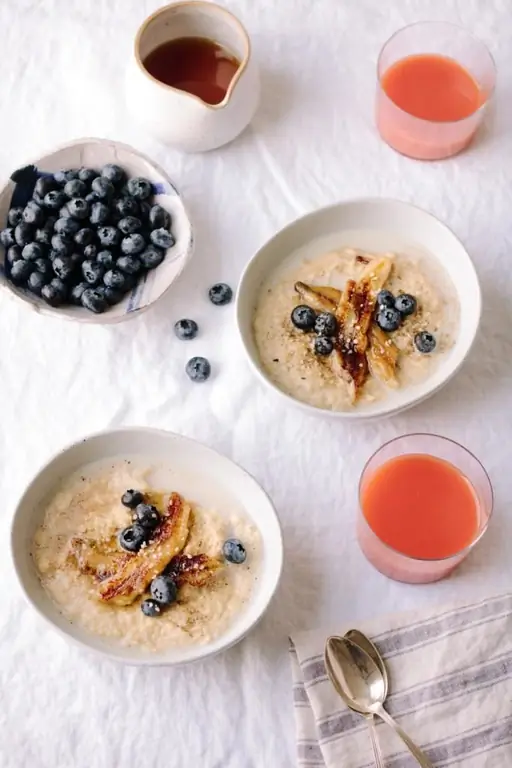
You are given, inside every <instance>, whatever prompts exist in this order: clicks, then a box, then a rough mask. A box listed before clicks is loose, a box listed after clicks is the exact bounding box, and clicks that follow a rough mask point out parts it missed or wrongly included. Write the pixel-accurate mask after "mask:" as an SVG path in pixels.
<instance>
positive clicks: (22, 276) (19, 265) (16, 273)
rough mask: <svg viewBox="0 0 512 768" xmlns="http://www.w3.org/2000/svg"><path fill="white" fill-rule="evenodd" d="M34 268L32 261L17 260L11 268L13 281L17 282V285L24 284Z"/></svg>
mask: <svg viewBox="0 0 512 768" xmlns="http://www.w3.org/2000/svg"><path fill="white" fill-rule="evenodd" d="M33 269H34V267H33V265H32V263H31V262H30V261H25V259H19V260H18V261H15V262H14V264H12V265H11V270H10V277H11V280H12V282H13V283H16V285H22V284H23V283H25V282H26V281H27V280H28V278H29V275H30V274H31V272H32V271H33Z"/></svg>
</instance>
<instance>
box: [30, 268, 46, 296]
mask: <svg viewBox="0 0 512 768" xmlns="http://www.w3.org/2000/svg"><path fill="white" fill-rule="evenodd" d="M47 282H48V278H47V277H46V276H45V275H43V274H42V273H41V272H37V271H36V272H32V274H31V275H29V277H28V280H27V288H28V289H29V291H30V292H31V293H35V294H36V296H40V295H41V291H42V290H43V288H44V286H45V285H46V284H47Z"/></svg>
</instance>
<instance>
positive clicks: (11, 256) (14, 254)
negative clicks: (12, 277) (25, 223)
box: [5, 245, 27, 266]
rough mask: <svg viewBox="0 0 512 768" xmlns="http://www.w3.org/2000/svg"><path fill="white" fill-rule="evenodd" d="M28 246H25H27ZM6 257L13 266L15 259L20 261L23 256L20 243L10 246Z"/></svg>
mask: <svg viewBox="0 0 512 768" xmlns="http://www.w3.org/2000/svg"><path fill="white" fill-rule="evenodd" d="M26 247H27V246H25V248H26ZM5 258H6V260H7V263H8V264H10V265H11V266H12V265H13V264H14V262H15V261H19V260H20V259H21V258H22V255H21V248H20V247H19V245H11V247H10V248H8V250H7V253H6V254H5Z"/></svg>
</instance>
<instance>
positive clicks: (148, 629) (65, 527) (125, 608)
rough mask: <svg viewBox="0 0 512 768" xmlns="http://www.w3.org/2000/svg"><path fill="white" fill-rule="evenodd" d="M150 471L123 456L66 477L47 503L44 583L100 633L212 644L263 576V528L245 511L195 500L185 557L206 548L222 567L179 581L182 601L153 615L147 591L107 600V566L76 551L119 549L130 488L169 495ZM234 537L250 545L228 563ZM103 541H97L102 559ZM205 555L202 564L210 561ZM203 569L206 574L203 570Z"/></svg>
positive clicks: (38, 552) (132, 642) (131, 639)
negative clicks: (91, 566)
mask: <svg viewBox="0 0 512 768" xmlns="http://www.w3.org/2000/svg"><path fill="white" fill-rule="evenodd" d="M150 472H151V469H150V468H145V467H137V466H135V465H134V462H129V461H119V462H116V463H114V464H112V463H110V464H108V465H105V464H104V465H101V466H95V467H93V468H92V469H91V470H90V471H87V468H86V469H85V470H84V471H83V472H82V473H79V474H76V475H74V476H72V477H70V478H68V479H67V480H65V481H64V482H63V483H62V485H61V487H60V488H59V489H58V491H57V492H56V493H55V495H54V496H53V498H51V499H50V500H49V503H48V505H47V507H46V509H45V512H44V518H43V523H42V525H41V526H40V528H39V529H38V531H37V533H36V536H35V539H34V546H33V557H34V561H35V564H36V567H37V570H38V572H39V575H40V579H41V582H42V585H43V587H44V588H45V590H46V591H47V592H48V593H49V595H50V596H51V598H52V599H53V600H54V602H55V603H56V604H57V605H58V606H59V608H60V609H61V610H62V613H63V614H64V615H65V616H67V617H68V618H69V619H70V620H71V621H72V622H77V623H79V624H80V625H81V626H82V627H83V628H84V629H86V630H88V631H89V632H91V633H93V634H97V635H102V636H105V637H110V638H114V639H116V640H118V641H119V642H120V643H121V644H123V645H128V646H140V647H143V648H146V649H150V650H154V651H159V650H163V649H165V648H168V647H171V646H176V645H185V644H192V643H207V642H209V641H211V640H212V639H214V638H215V637H218V636H219V635H220V634H222V632H224V631H225V630H226V629H227V627H228V626H229V624H230V623H231V622H232V621H233V620H234V619H235V618H236V617H237V616H238V615H239V614H240V612H241V611H243V610H244V606H245V604H246V603H247V601H248V599H249V597H250V595H251V591H252V589H253V586H254V581H255V579H257V572H258V565H259V558H260V549H261V542H260V535H259V532H258V530H257V529H256V527H255V526H254V525H253V524H252V523H251V522H250V521H249V520H248V519H246V517H245V516H243V515H241V514H239V513H238V511H237V512H236V513H235V512H233V513H230V512H229V509H226V508H223V509H222V511H216V510H212V509H205V508H203V507H201V506H199V505H197V504H195V503H193V500H192V501H190V500H189V501H190V509H191V511H190V517H189V518H188V534H187V536H186V543H185V547H184V549H183V550H182V551H181V553H180V556H181V557H182V558H183V556H187V555H190V556H191V557H190V560H191V562H192V561H193V560H194V558H196V556H198V555H204V556H205V561H206V562H210V563H216V564H217V565H218V567H216V568H215V570H214V572H212V574H211V578H210V579H209V581H208V583H207V584H206V585H205V586H201V587H197V586H191V585H190V584H189V583H184V584H183V585H180V587H179V591H178V599H177V601H176V602H175V603H173V604H172V605H170V606H169V607H168V608H167V609H166V610H165V611H164V612H163V613H162V615H160V616H157V617H154V618H150V617H148V616H145V615H144V614H143V613H142V611H141V599H142V598H143V597H146V598H147V597H149V595H148V594H147V592H146V594H145V595H143V596H142V597H141V598H139V599H136V600H134V602H132V603H131V604H129V605H117V604H111V603H104V602H102V601H101V600H100V599H99V598H98V589H100V588H101V587H102V585H103V584H106V583H107V582H106V581H105V582H102V581H101V576H102V574H101V571H100V572H99V576H100V578H99V579H98V576H97V574H94V575H92V574H91V573H85V572H83V571H84V569H83V568H82V569H80V568H79V567H78V564H77V562H76V561H75V560H74V558H73V557H72V556H70V551H71V550H73V547H74V546H75V542H76V541H77V540H78V541H80V542H82V543H83V542H91V541H92V542H100V543H101V542H112V541H113V542H114V549H117V547H116V543H117V539H116V537H117V534H118V532H119V531H120V530H122V529H124V528H126V527H127V526H129V525H130V524H131V520H130V510H129V509H127V508H126V507H124V506H123V505H122V504H121V501H120V499H121V496H122V494H123V493H124V492H125V491H126V490H127V489H128V488H137V489H139V490H141V491H143V492H147V493H148V499H150V500H151V501H152V502H155V499H156V498H157V497H158V498H161V499H162V500H163V501H164V502H165V501H166V499H167V498H168V496H169V492H167V493H162V494H154V493H153V492H152V489H151V487H150V485H149V484H148V479H147V478H148V476H149V475H150ZM152 493H153V495H152ZM155 503H156V502H155ZM185 503H186V502H185ZM157 507H158V505H157ZM164 520H165V518H164ZM162 525H163V523H162ZM229 537H236V538H237V539H240V540H241V541H242V542H243V544H244V546H245V549H246V552H247V559H246V561H245V562H244V563H243V564H239V565H235V564H232V563H227V562H225V560H224V558H223V557H222V546H223V543H224V541H225V540H226V539H227V538H229ZM150 546H151V545H148V552H149V547H150ZM102 547H103V545H101V546H100V545H98V549H99V550H100V560H101V558H102V557H103V554H102ZM93 549H94V547H93ZM140 552H141V553H142V552H143V550H140ZM123 557H124V558H125V559H126V560H129V559H130V557H133V555H129V554H128V555H126V554H123V553H122V551H121V550H119V551H115V552H114V555H113V558H114V562H116V558H117V559H119V558H123ZM183 559H184V561H185V562H186V558H183ZM196 559H198V558H196ZM201 562H202V561H199V563H198V564H197V567H198V569H201V568H205V567H206V566H204V565H201ZM102 567H103V566H102ZM197 573H199V574H201V570H198V571H197Z"/></svg>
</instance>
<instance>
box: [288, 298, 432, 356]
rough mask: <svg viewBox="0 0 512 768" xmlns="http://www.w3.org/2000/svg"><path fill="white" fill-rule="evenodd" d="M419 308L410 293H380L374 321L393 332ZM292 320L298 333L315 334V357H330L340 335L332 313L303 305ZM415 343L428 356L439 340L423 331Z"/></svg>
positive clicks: (380, 326)
mask: <svg viewBox="0 0 512 768" xmlns="http://www.w3.org/2000/svg"><path fill="white" fill-rule="evenodd" d="M417 306H418V303H417V301H416V299H415V298H414V296H411V295H410V294H409V293H401V294H399V295H398V296H396V297H395V296H393V294H392V293H391V291H380V292H379V293H378V294H377V303H376V308H375V322H376V323H377V325H378V326H379V328H381V330H383V331H385V332H386V333H392V332H393V331H397V330H398V329H399V328H400V326H401V325H402V323H403V321H404V320H405V318H406V317H409V315H413V314H414V313H415V312H416V309H417ZM291 320H292V323H293V325H294V326H295V327H296V328H299V330H301V331H304V332H306V333H311V332H314V333H315V334H316V338H315V340H314V342H313V350H314V352H315V354H317V355H321V356H327V355H330V354H331V352H332V351H333V349H334V341H333V338H334V337H335V336H336V333H337V332H338V321H337V319H336V317H335V316H334V315H333V314H332V313H331V312H320V314H317V313H316V312H315V311H314V309H311V307H308V306H307V305H306V304H300V305H299V306H298V307H295V309H294V310H293V311H292V314H291ZM414 344H415V346H416V349H417V350H418V352H421V353H422V354H425V355H427V354H429V353H430V352H433V351H434V349H435V347H436V339H435V336H434V335H433V334H432V333H429V332H428V331H420V332H419V333H417V334H415V336H414Z"/></svg>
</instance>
